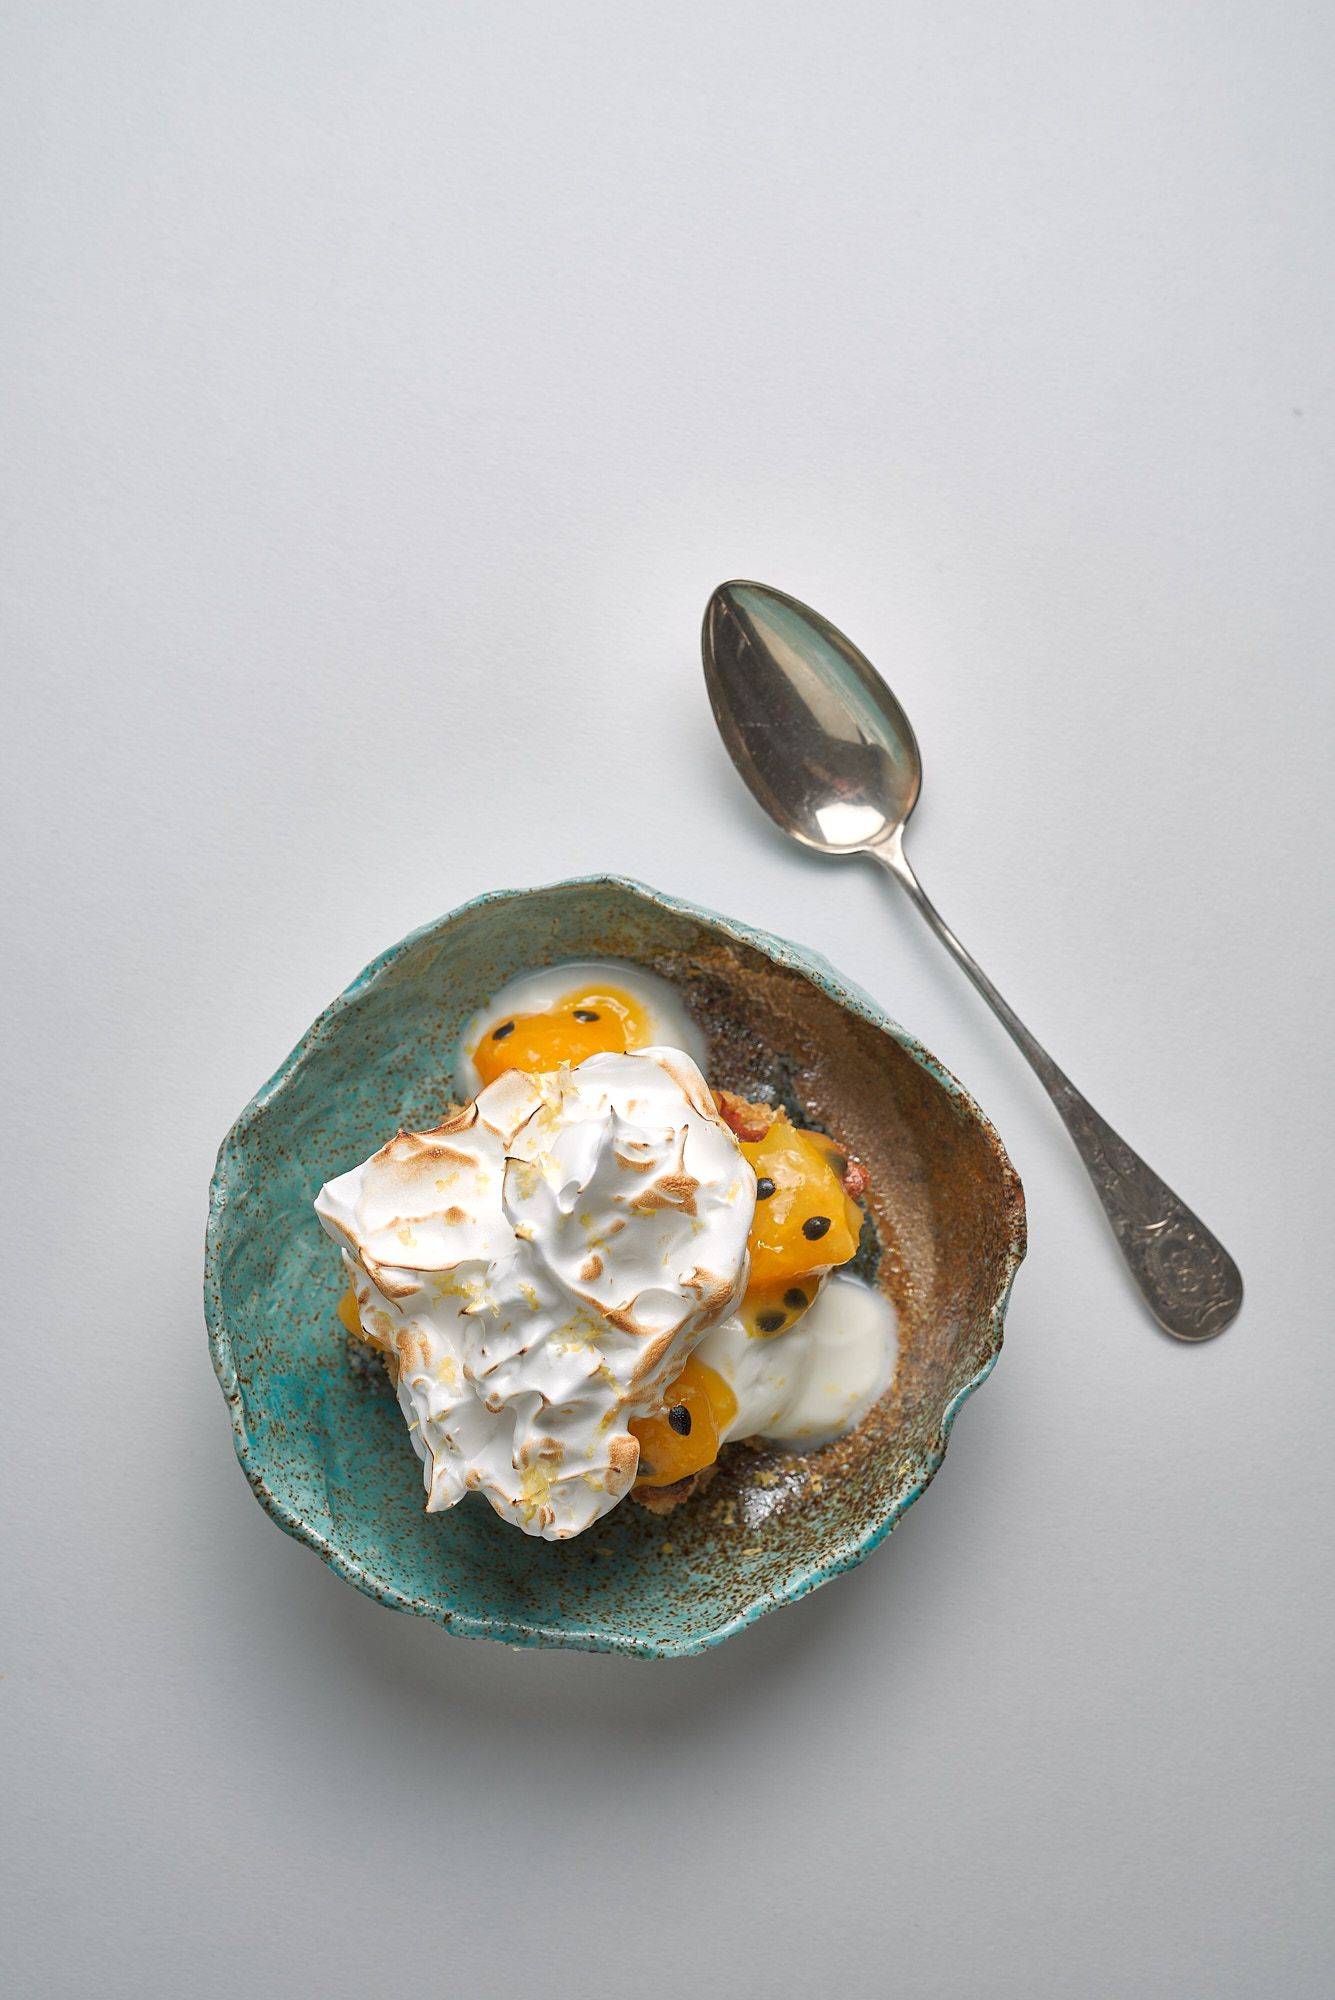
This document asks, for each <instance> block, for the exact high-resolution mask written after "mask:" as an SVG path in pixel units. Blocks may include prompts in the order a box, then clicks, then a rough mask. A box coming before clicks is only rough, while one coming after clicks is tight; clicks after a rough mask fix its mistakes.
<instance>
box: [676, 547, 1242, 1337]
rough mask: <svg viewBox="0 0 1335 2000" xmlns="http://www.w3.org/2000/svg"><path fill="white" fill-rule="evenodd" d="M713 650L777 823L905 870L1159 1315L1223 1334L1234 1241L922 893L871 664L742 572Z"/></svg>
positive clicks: (733, 747) (738, 738) (712, 637)
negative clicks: (1037, 1092) (1109, 1109)
mask: <svg viewBox="0 0 1335 2000" xmlns="http://www.w3.org/2000/svg"><path fill="white" fill-rule="evenodd" d="M704 656H705V680H706V681H707V683H708V686H709V699H710V703H711V705H712V707H713V710H714V720H715V722H717V724H718V726H719V731H720V733H721V735H722V737H723V741H724V743H725V744H726V745H727V747H728V752H729V755H730V756H731V758H732V761H733V763H734V764H735V765H736V766H737V769H738V770H739V771H740V772H741V774H742V776H743V778H745V780H746V782H747V784H748V785H749V786H750V788H751V790H752V792H753V793H754V794H755V796H756V798H757V799H758V800H759V801H760V804H761V805H762V806H763V807H764V808H765V811H766V812H767V813H768V814H769V816H770V818H771V819H772V820H773V821H774V823H775V825H776V826H778V827H780V828H782V830H783V832H784V833H788V834H791V835H792V837H793V839H794V840H800V841H801V842H802V844H803V845H804V846H805V847H814V848H816V849H817V851H818V852H819V853H821V854H834V855H847V854H869V855H871V857H872V859H873V860H874V861H878V862H879V863H880V864H881V866H882V867H883V868H886V869H888V870H889V872H890V873H891V874H892V875H893V876H894V878H895V880H896V881H897V882H901V883H902V884H903V886H904V887H905V888H906V889H907V890H908V892H909V895H910V896H911V897H912V898H913V900H914V902H915V903H916V904H917V906H918V908H919V909H920V910H921V911H922V914H923V915H924V916H925V917H926V919H927V921H928V923H929V924H930V925H931V926H932V929H933V930H934V931H935V932H936V934H937V936H938V937H939V938H940V940H941V942H942V944H944V945H945V946H946V948H947V950H948V951H951V952H953V953H954V955H955V957H956V958H957V959H958V960H959V962H960V964H961V965H962V966H963V967H964V970H965V971H966V972H967V973H968V975H969V977H970V979H971V980H972V981H973V983H974V985H975V986H976V987H977V988H978V991H979V992H980V993H981V994H982V996H983V998H984V999H985V1000H986V1001H987V1002H988V1004H989V1006H990V1007H991V1008H992V1010H993V1012H994V1013H995V1014H997V1015H998V1016H999V1018H1000V1019H1001V1021H1002V1023H1003V1024H1004V1025H1005V1027H1006V1028H1007V1029H1008V1030H1009V1031H1010V1034H1011V1036H1012V1038H1013V1039H1014V1040H1015V1041H1016V1042H1017V1043H1018V1045H1019V1047H1020V1049H1021V1051H1022V1052H1023V1054H1024V1055H1025V1056H1026V1057H1027V1058H1028V1060H1029V1063H1030V1065H1031V1066H1032V1068H1033V1069H1034V1070H1035V1071H1036V1073H1037V1075H1038V1077H1039V1080H1040V1082H1041V1083H1042V1084H1043V1086H1044V1088H1045V1089H1046V1091H1047V1093H1048V1095H1049V1097H1050V1098H1051V1099H1052V1101H1053V1103H1054V1104H1055V1105H1056V1107H1057V1109H1058V1111H1059V1112H1060V1113H1061V1116H1062V1119H1063V1121H1064V1123H1065V1125H1066V1129H1067V1131H1068V1132H1069V1133H1070V1135H1071V1137H1072V1139H1073V1140H1074V1141H1075V1146H1076V1151H1077V1152H1078V1153H1079V1155H1080V1157H1081V1159H1082V1160H1083V1161H1084V1163H1085V1168H1086V1171H1087V1172H1088V1174H1089V1177H1090V1179H1091V1180H1092V1181H1093V1183H1094V1187H1095V1191H1096V1192H1097V1194H1098V1197H1099V1200H1100V1201H1101V1202H1102V1203H1103V1206H1104V1210H1105V1212H1106V1214H1107V1217H1108V1220H1109V1222H1110V1223H1111V1224H1112V1226H1113V1232H1114V1234H1115V1235H1116V1237H1117V1241H1118V1243H1119V1244H1120V1246H1121V1251H1122V1255H1123V1256H1124V1257H1125V1259H1126V1261H1127V1264H1128V1265H1129V1266H1130V1270H1131V1275H1132V1277H1133V1278H1134V1279H1135V1281H1136V1284H1137V1285H1138V1286H1139V1288H1140V1292H1141V1296H1142V1297H1143V1298H1144V1300H1145V1303H1146V1305H1147V1306H1148V1307H1149V1309H1150V1311H1151V1312H1152V1313H1153V1314H1154V1317H1155V1318H1156V1319H1157V1320H1158V1322H1159V1324H1160V1326H1162V1327H1163V1328H1164V1329H1165V1331H1166V1332H1168V1333H1171V1334H1175V1335H1176V1336H1177V1338H1178V1339H1179V1340H1210V1339H1212V1338H1213V1336H1214V1335H1215V1334H1217V1333H1222V1332H1223V1330H1224V1328H1225V1327H1226V1326H1231V1325H1232V1323H1233V1321H1234V1320H1235V1319H1236V1318H1237V1316H1238V1311H1239V1309H1240V1307H1241V1305H1242V1277H1241V1274H1240V1272H1239V1270H1238V1267H1237V1265H1236V1264H1235V1263H1234V1262H1233V1259H1232V1258H1231V1257H1230V1256H1229V1254H1228V1252H1227V1250H1225V1248H1224V1246H1223V1244H1222V1243H1220V1242H1219V1240H1218V1238H1217V1237H1214V1236H1212V1235H1211V1234H1210V1231H1209V1230H1208V1229H1207V1228H1206V1227H1205V1224H1204V1223H1203V1222H1202V1221H1201V1220H1200V1219H1199V1217H1197V1216H1195V1215H1193V1214H1192V1212H1191V1210H1190V1209H1189V1208H1188V1207H1187V1205H1186V1203H1185V1202H1183V1201H1180V1200H1179V1199H1178V1197H1177V1196H1176V1195H1175V1194H1174V1193H1173V1191H1172V1189H1171V1188H1169V1187H1167V1186H1165V1184H1164V1182H1163V1181H1161V1180H1160V1179H1159V1176H1158V1175H1157V1174H1156V1173H1154V1172H1153V1171H1152V1169H1151V1168H1149V1167H1147V1166H1146V1164H1145V1162H1144V1160H1142V1159H1141V1158H1140V1156H1139V1154H1137V1153H1133V1152H1132V1150H1131V1148H1130V1147H1129V1146H1128V1145H1127V1144H1126V1142H1125V1140H1123V1139H1119V1138H1118V1136H1117V1134H1116V1133H1115V1132H1114V1131H1113V1129H1112V1127H1111V1126H1110V1125H1107V1124H1105V1123H1104V1121H1103V1119H1102V1118H1100V1116H1099V1114H1098V1112H1097V1111H1095V1109H1094V1107H1093V1105H1091V1104H1089V1103H1087V1102H1086V1100H1085V1099H1084V1098H1083V1097H1082V1096H1081V1095H1080V1092H1079V1091H1078V1090H1077V1089H1076V1087H1075V1085H1074V1084H1073V1083H1072V1082H1071V1080H1070V1078H1069V1077H1067V1076H1065V1075H1064V1074H1063V1073H1062V1071H1061V1070H1059V1069H1058V1067H1057V1065H1056V1063H1055V1062H1054V1061H1053V1060H1052V1057H1051V1056H1050V1055H1049V1054H1048V1053H1047V1051H1046V1050H1045V1049H1043V1048H1040V1046H1039V1044H1038V1043H1037V1042H1036V1041H1035V1040H1034V1038H1033V1036H1032V1035H1031V1034H1030V1033H1029V1030H1028V1029H1027V1028H1026V1027H1025V1025H1024V1023H1023V1022H1022V1021H1021V1020H1020V1018H1019V1016H1018V1015H1017V1014H1016V1013H1014V1012H1013V1010H1012V1009H1011V1008H1010V1007H1008V1006H1007V1004H1006V1002H1005V1001H1004V1000H1003V999H1002V997H1001V995H1000V994H999V993H998V991H997V989H996V987H995V986H994V985H993V984H992V982H991V980H990V979H989V978H988V977H987V976H986V974H985V973H984V972H983V971H982V969H981V967H979V966H978V965H976V964H975V963H974V961H973V959H972V958H971V957H970V956H969V954H968V952H967V951H966V950H965V949H964V946H963V945H962V944H961V943H960V941H959V939H958V938H957V937H956V936H955V934H954V932H953V931H952V930H950V929H949V928H948V926H947V925H946V923H945V922H944V921H943V919H942V918H941V917H940V916H939V914H938V913H937V911H936V910H935V909H934V908H933V906H932V904H931V903H930V902H929V901H928V899H927V897H926V896H925V895H924V893H923V890H922V887H921V884H920V883H919V881H918V878H917V876H916V875H915V874H914V872H913V870H912V869H911V868H910V866H909V864H908V859H907V857H906V856H905V853H904V828H905V825H906V824H907V822H908V817H909V814H910V813H911V812H912V811H913V808H914V806H915V805H916V804H917V802H918V792H919V790H920V788H921V784H922V760H921V758H920V757H919V754H918V745H917V741H916V739H915V737H914V734H913V729H912V726H911V724H910V722H909V719H908V717H907V716H906V715H905V713H904V711H903V709H902V708H901V707H900V705H899V703H898V702H897V701H896V700H895V697H894V696H893V695H892V694H891V692H890V690H889V688H888V687H887V686H886V684H885V682H884V681H883V680H882V679H881V677H880V675H879V674H878V673H877V672H876V669H875V668H874V667H873V666H872V664H871V662H870V661H869V660H868V659H866V658H865V657H864V655H863V654H861V653H860V652H859V651H858V649H857V647H856V646H854V645H853V644H852V642H851V641H850V640H848V639H846V638H845V637H844V635H843V633H842V632H839V631H837V630H836V629H835V627H834V626H833V625H831V624H830V622H829V620H828V619H825V618H822V617H821V616H820V614H819V612H816V611H812V610H810V609H809V608H808V607H807V606H806V605H805V604H799V603H798V601H797V599H796V598H795V597H787V596H785V595H784V593H783V592H782V591H781V590H770V589H768V588H767V587H766V586H765V585H764V584H760V583H741V582H736V583H725V584H721V585H720V586H719V588H718V589H717V590H716V591H715V592H714V595H713V596H712V597H711V598H710V600H709V606H708V609H707V610H706V612H705V627H704Z"/></svg>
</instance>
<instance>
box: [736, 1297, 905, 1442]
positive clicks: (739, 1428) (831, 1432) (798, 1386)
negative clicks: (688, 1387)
mask: <svg viewBox="0 0 1335 2000" xmlns="http://www.w3.org/2000/svg"><path fill="white" fill-rule="evenodd" d="M898 1351H899V1340H898V1320H897V1317H896V1313H895V1309H894V1307H893V1306H892V1305H891V1303H890V1301H889V1299H887V1298H886V1297H885V1296H884V1294H883V1293H881V1292H879V1291H877V1290H876V1288H875V1286H874V1285H868V1284H866V1283H864V1282H863V1280H862V1279H861V1278H852V1277H847V1276H844V1275H843V1274H842V1273H839V1272H836V1273H835V1274H834V1275H833V1276H832V1277H829V1278H827V1279H826V1280H825V1282H824V1283H823V1284H822V1285H821V1288H820V1291H819V1292H818V1294H817V1296H816V1297H815V1299H813V1301H812V1303H811V1305H810V1306H809V1307H808V1308H807V1310H806V1311H805V1312H804V1313H803V1314H802V1317H801V1318H800V1319H799V1320H797V1321H795V1322H794V1323H793V1325H792V1326H791V1327H789V1329H788V1331H787V1332H786V1333H776V1334H768V1335H765V1334H754V1333H748V1332H747V1330H746V1327H745V1326H744V1325H743V1324H742V1321H741V1319H740V1318H739V1317H738V1315H737V1314H736V1313H730V1314H729V1315H728V1317H727V1318H726V1319H725V1320H723V1321H722V1322H721V1323H720V1324H719V1325H718V1326H716V1327H715V1328H714V1330H713V1332H712V1333H707V1334H706V1335H705V1337H704V1339H703V1340H702V1341H701V1342H700V1345H699V1346H698V1347H697V1349H696V1358H697V1359H698V1360H700V1361H703V1362H706V1363H707V1364H708V1365H709V1367H711V1368H713V1369H714V1370H715V1371H716V1372H717V1373H718V1374H720V1375H721V1376H722V1377H723V1379H724V1381H725V1382H726V1383H727V1384H728V1386H729V1388H730V1389H731V1390H732V1393H733V1395H734V1396H735V1397H736V1398H737V1414H736V1416H735V1417H734V1418H733V1420H732V1422H731V1423H730V1424H729V1425H728V1428H727V1431H726V1432H725V1433H724V1437H723V1440H722V1441H723V1442H724V1443H725V1444H726V1443H730V1442H731V1441H732V1440H733V1439H734V1438H746V1437H763V1438H768V1439H770V1440H771V1441H772V1442H774V1443H776V1444H792V1445H797V1446H799V1447H800V1448H801V1449H803V1450H806V1451H814V1450H815V1449H816V1448H817V1446H819V1445H822V1444H828V1443H829V1442H830V1440H831V1439H832V1438H837V1437H842V1436H843V1434H844V1432H845V1431H850V1430H852V1429H853V1427H854V1425H855V1424H860V1423H861V1422H862V1419H863V1418H864V1417H865V1416H866V1414H867V1412H868V1410H869V1409H870V1408H871V1406H872V1404H873V1403H875V1402H876V1401H877V1400H878V1399H879V1398H880V1397H881V1396H883V1395H884V1394H885V1391H886V1390H887V1389H888V1388H889V1386H890V1384H891V1382H892V1381H893V1380H894V1374H895V1362H896V1359H897V1357H898Z"/></svg>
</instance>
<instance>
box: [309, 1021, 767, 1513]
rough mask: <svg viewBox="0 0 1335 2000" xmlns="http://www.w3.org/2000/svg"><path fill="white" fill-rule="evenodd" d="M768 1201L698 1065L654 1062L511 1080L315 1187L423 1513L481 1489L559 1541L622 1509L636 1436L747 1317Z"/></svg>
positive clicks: (667, 1052)
mask: <svg viewBox="0 0 1335 2000" xmlns="http://www.w3.org/2000/svg"><path fill="white" fill-rule="evenodd" d="M755 1185H756V1184H755V1175H754V1173H753V1172H752V1169H751V1168H750V1166H749V1165H748V1164H747V1162H746V1160H745V1159H744V1158H743V1156H742V1154H741V1152H740V1150H739V1148H738V1145H737V1142H736V1140H735V1139H734V1137H733V1135H732V1133H731V1132H730V1131H729V1130H728V1129H727V1127H726V1126H725V1125H724V1124H723V1123H722V1122H721V1120H720V1119H719V1117H718V1115H717V1113H716V1111H715V1109H714V1105H713V1101H712V1099H711V1097H710V1094H709V1090H708V1088H707V1086H706V1084H705V1081H704V1078H703V1077H702V1076H701V1074H700V1072H699V1070H698V1069H697V1068H696V1066H695V1064H694V1062H692V1061H691V1059H690V1057H689V1056H686V1055H684V1054H683V1053H681V1052H680V1051H679V1050H676V1049H669V1048H653V1049H646V1050H643V1051H640V1052H639V1053H636V1054H632V1055H611V1054H602V1055H595V1056H591V1057H589V1058H588V1059H587V1060H586V1061H585V1062H583V1063H580V1064H579V1065H578V1067H576V1068H573V1069H559V1070H555V1071H552V1072H549V1073H546V1074H542V1075H529V1074H527V1073H525V1072H523V1071H518V1070H512V1071H508V1072H507V1073H505V1074H504V1075H502V1076H500V1077H498V1078H497V1080H496V1081H495V1082H494V1083H491V1084H489V1085H488V1086H487V1087H486V1088H485V1089H484V1090H482V1091H481V1092H480V1093H479V1095H478V1096H477V1098H476V1100H475V1101H474V1102H473V1103H471V1104H469V1105H467V1106H466V1107H465V1108H464V1109H463V1110H462V1111H461V1112H459V1113H458V1114H456V1115H455V1116H454V1117H453V1118H451V1119H449V1120H447V1121H446V1123H445V1124H444V1125H441V1126H439V1127H437V1129H436V1130H435V1131H432V1132H422V1133H403V1132H401V1133H400V1134H399V1135H398V1137H397V1138H395V1139H393V1140H392V1141H391V1142H390V1144H389V1145H387V1146H385V1147H383V1148H382V1150H381V1151H380V1152H378V1153H376V1154H375V1155H373V1157H372V1158H371V1159H369V1160H367V1161H366V1162H365V1163H364V1164H363V1165H362V1166H360V1167H357V1168H354V1169H353V1171H352V1172H351V1173H348V1174H344V1175H342V1176H340V1178H339V1179H337V1180H334V1181H331V1182H330V1183H329V1184H328V1185H327V1186H326V1187H325V1188H323V1189H322V1190H321V1193H320V1195H319V1197H318V1199H317V1201H316V1204H315V1206H316V1211H317V1213H318V1215H319V1217H320V1220H321V1222H322V1223H323V1225H324V1227H325V1229H326V1230H327V1231H328V1233H329V1234H330V1236H332V1237H333V1238H334V1240H335V1241H336V1242H337V1243H338V1244H339V1245H340V1246H341V1248H342V1250H343V1256H344V1262H345V1264H346V1267H347V1270H348V1274H349V1277H350V1279H351V1282H352V1287H353V1291H354V1293H355V1295H356V1300H357V1307H358V1312H359V1315H360V1319H361V1325H362V1330H363V1332H364V1334H365V1335H366V1337H367V1338H368V1339H369V1340H370V1341H372V1342H373V1343H374V1344H375V1345H376V1346H377V1347H378V1348H380V1349H381V1351H382V1352H383V1353H384V1354H385V1355H386V1357H387V1358H388V1359H389V1360H390V1362H391V1365H392V1367H393V1369H394V1371H395V1373H396V1376H397V1386H398V1397H399V1403H400V1406H401V1408H402V1410H403V1413H404V1417H405V1419H406V1420H407V1423H408V1427H409V1432H410V1434H411V1437H412V1440H413V1444H414V1446H415V1448H416V1450H417V1453H418V1456H419V1457H420V1458H421V1459H422V1462H423V1467H424V1477H425V1485H426V1493H427V1502H426V1505H427V1511H428V1513H435V1512H438V1511H441V1510H442V1509H445V1508H448V1507H453V1506H454V1505H455V1504H456V1503H457V1502H458V1501H459V1500H461V1499H462V1498H463V1496H464V1495H465V1493H467V1492H469V1491H474V1490H475V1491H478V1492H481V1493H483V1494H485V1496H486V1498H487V1499H488V1500H489V1501H490V1503H491V1505H492V1506H493V1507H494V1508H495V1510H496V1512H497V1513H498V1514H500V1515H502V1516H503V1518H504V1519H506V1520H507V1521H511V1522H513V1523H514V1524H515V1525H516V1526H517V1527H520V1528H522V1529H523V1530H524V1531H525V1532H526V1533H527V1534H531V1535H539V1536H541V1537H542V1538H543V1539H544V1540H546V1541H559V1540H564V1539H566V1538H567V1537H569V1536H571V1535H577V1534H580V1533H582V1532H583V1530H584V1529H586V1528H588V1527H589V1526H590V1525H591V1524H592V1523H593V1522H594V1521H596V1520H598V1519H599V1517H600V1516H601V1515H603V1514H606V1513H607V1512H608V1511H609V1509H611V1508H612V1507H614V1506H615V1505H616V1503H617V1502H618V1501H619V1500H620V1499H621V1498H622V1497H623V1496H624V1495H625V1493H626V1492H627V1491H628V1490H629V1488H630V1486H631V1484H632V1482H633V1480H634V1477H635V1470H636V1466H637V1463H638V1459H639V1446H638V1444H637V1443H636V1441H635V1439H634V1438H633V1437H632V1435H631V1433H630V1430H629V1424H630V1422H631V1419H632V1418H636V1417H642V1416H645V1415H647V1414H648V1412H649V1411H651V1410H652V1409H654V1408H655V1407H657V1405H658V1404H659V1403H660V1402H661V1400H662V1394H663V1391H664V1389H665V1388H666V1386H667V1384H668V1383H669V1382H670V1381H671V1380H672V1378H673V1376H674V1375H675V1374H676V1373H677V1372H678V1371H679V1370H680V1368H681V1366H682V1364H683V1363H684V1361H685V1360H686V1357H687V1355H688V1354H689V1353H690V1351H691V1349H692V1348H693V1347H694V1346H695V1344H696V1343H697V1342H698V1341H699V1340H700V1339H701V1337H702V1336H703V1335H704V1334H705V1333H707V1332H708V1330H709V1329H710V1328H711V1327H713V1326H715V1325H717V1324H718V1323H719V1322H721V1321H722V1320H724V1319H726V1317H727V1316H728V1315H729V1314H730V1313H731V1312H733V1310H734V1309H735V1307H736V1306H737V1304H738V1302H739V1301H740V1299H741V1296H742V1293H743V1291H744V1289H745V1286H746V1279H747V1269H748V1259H747V1234H748V1231H749V1228H750V1224H751V1218H752V1214H753V1211H754V1208H755Z"/></svg>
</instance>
